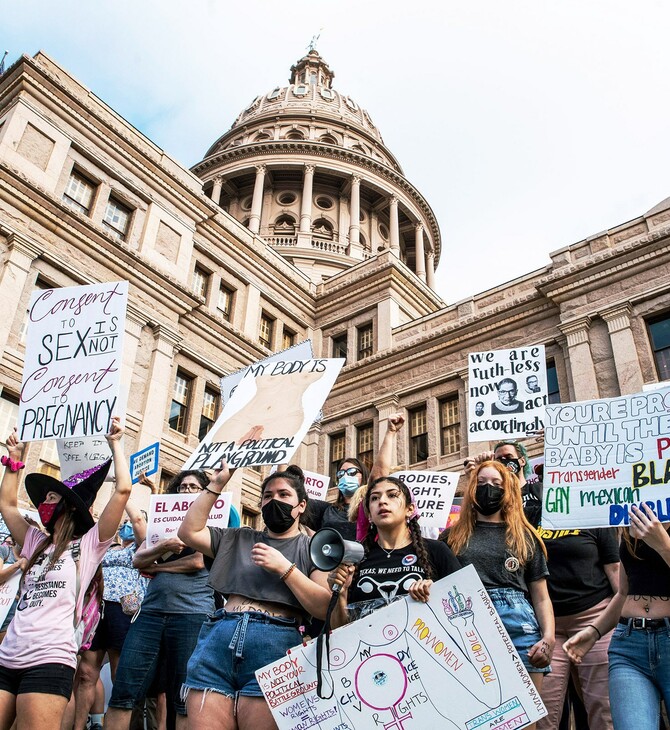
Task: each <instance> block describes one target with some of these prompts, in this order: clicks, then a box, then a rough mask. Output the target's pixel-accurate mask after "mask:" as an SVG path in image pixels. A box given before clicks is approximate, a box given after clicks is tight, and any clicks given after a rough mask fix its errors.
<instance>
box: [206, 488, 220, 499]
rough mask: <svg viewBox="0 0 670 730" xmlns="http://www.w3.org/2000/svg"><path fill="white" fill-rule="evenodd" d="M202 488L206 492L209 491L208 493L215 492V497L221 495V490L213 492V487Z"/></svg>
mask: <svg viewBox="0 0 670 730" xmlns="http://www.w3.org/2000/svg"><path fill="white" fill-rule="evenodd" d="M203 489H204V490H205V491H206V492H209V493H210V494H216V496H217V497H220V496H221V492H215V491H214V490H213V489H210V488H209V487H203Z"/></svg>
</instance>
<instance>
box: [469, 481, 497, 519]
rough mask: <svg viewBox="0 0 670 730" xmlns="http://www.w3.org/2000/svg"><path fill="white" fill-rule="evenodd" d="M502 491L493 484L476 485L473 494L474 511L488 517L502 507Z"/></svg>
mask: <svg viewBox="0 0 670 730" xmlns="http://www.w3.org/2000/svg"><path fill="white" fill-rule="evenodd" d="M502 498H503V490H502V489H501V488H500V487H497V486H496V485H495V484H478V485H477V491H476V492H475V509H476V510H477V512H479V514H481V515H484V516H486V517H489V516H490V515H493V514H495V513H496V512H497V511H498V510H499V509H500V506H501V505H502Z"/></svg>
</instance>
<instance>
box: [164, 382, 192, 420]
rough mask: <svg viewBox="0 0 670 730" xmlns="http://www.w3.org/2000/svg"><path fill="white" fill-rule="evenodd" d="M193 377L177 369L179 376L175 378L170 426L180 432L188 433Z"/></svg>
mask: <svg viewBox="0 0 670 730" xmlns="http://www.w3.org/2000/svg"><path fill="white" fill-rule="evenodd" d="M192 384H193V379H192V378H189V377H188V376H187V375H184V373H182V372H181V371H179V370H177V377H176V378H175V379H174V393H173V394H172V404H171V405H170V419H169V424H170V428H172V429H174V430H175V431H179V433H186V431H187V429H188V423H187V422H188V407H189V401H190V400H191V386H192Z"/></svg>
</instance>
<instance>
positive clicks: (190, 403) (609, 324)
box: [0, 50, 670, 525]
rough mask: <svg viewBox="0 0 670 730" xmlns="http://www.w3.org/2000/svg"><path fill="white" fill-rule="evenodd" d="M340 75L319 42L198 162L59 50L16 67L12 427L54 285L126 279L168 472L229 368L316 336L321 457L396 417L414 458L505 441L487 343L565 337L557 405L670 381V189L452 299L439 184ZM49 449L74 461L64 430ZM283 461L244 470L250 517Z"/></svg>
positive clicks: (4, 271) (408, 463)
mask: <svg viewBox="0 0 670 730" xmlns="http://www.w3.org/2000/svg"><path fill="white" fill-rule="evenodd" d="M277 73H278V77H281V75H282V74H281V69H278V70H277ZM334 78H335V74H334V73H333V71H332V70H331V68H330V67H329V65H328V64H327V63H326V61H325V60H324V59H323V58H322V57H321V56H320V55H319V53H318V52H317V51H316V50H310V51H309V52H308V53H307V55H305V56H304V57H303V58H301V59H300V60H298V61H297V62H296V64H295V65H294V66H292V67H291V69H290V75H289V79H288V84H281V83H280V84H278V85H277V86H276V87H275V88H273V89H268V90H266V91H265V92H263V93H261V94H260V95H258V96H256V97H255V98H254V99H253V100H251V101H250V103H249V105H248V106H247V107H246V108H245V109H243V110H242V111H241V112H240V114H239V115H238V117H237V119H235V120H234V121H233V123H232V126H231V127H230V129H229V130H228V131H226V132H224V133H223V134H222V135H221V136H220V137H219V138H218V139H216V140H214V141H213V142H212V144H211V146H210V148H209V149H208V150H207V151H205V153H204V156H203V159H202V160H201V161H200V162H198V163H197V164H195V165H194V166H193V167H192V168H191V169H190V170H189V169H187V168H186V167H184V166H182V165H181V164H180V163H179V162H177V161H176V160H174V159H173V158H172V157H170V154H169V150H168V151H164V150H162V149H160V148H159V147H158V146H156V145H155V144H154V143H153V142H152V141H151V140H150V139H148V138H147V137H145V136H144V135H142V134H141V133H140V132H139V131H138V130H137V129H135V128H134V127H133V126H132V124H130V123H129V122H128V121H127V120H125V119H124V118H122V117H121V116H120V115H119V114H118V113H116V112H115V111H114V110H113V109H111V108H110V107H109V106H107V105H106V104H105V102H104V100H102V99H100V98H98V97H97V96H96V95H95V90H91V89H88V88H86V87H84V86H83V85H82V84H80V83H79V82H78V81H77V80H76V79H74V78H73V77H72V76H71V75H70V74H69V73H68V71H67V70H66V69H64V68H62V67H61V66H59V65H58V63H57V61H55V60H53V59H51V58H50V57H49V56H47V55H46V54H44V53H42V52H40V53H38V54H37V55H35V56H34V57H29V56H22V57H21V58H19V59H18V60H17V61H16V62H15V63H13V64H12V65H11V66H9V67H8V68H7V70H6V71H5V73H4V74H3V75H2V76H1V77H0V171H1V174H0V251H1V259H0V279H1V282H2V284H1V286H2V293H3V298H4V301H5V302H6V303H7V304H8V306H6V309H5V312H6V314H5V316H4V317H3V318H2V322H0V390H1V392H0V438H4V437H5V434H6V433H8V431H9V429H10V427H11V425H12V424H13V423H14V422H15V421H16V413H17V409H18V393H19V390H20V385H21V373H22V368H23V361H24V352H25V332H26V311H27V306H28V300H29V298H30V295H31V292H32V291H33V290H35V289H36V288H37V289H39V288H51V287H60V286H73V285H79V284H86V283H93V282H98V281H112V280H120V279H124V280H128V281H129V282H130V294H129V308H128V318H127V321H126V332H125V346H124V361H123V381H124V383H125V385H126V390H127V393H128V405H127V410H126V429H127V443H126V451H127V453H131V452H132V451H136V450H138V449H139V448H143V447H145V446H147V445H149V444H151V443H153V442H155V441H160V443H161V449H162V458H161V462H162V463H161V469H160V472H159V474H158V475H157V479H158V480H159V481H160V482H161V483H164V482H165V481H166V479H169V478H170V476H172V475H173V474H174V473H176V472H177V471H178V470H179V468H180V466H181V464H183V463H184V461H185V460H186V458H187V457H188V456H189V455H190V454H191V453H192V451H193V450H194V449H195V446H196V445H197V444H198V442H199V440H200V437H201V436H202V435H203V434H204V433H206V432H207V430H208V429H209V427H210V426H211V425H212V423H213V422H214V420H215V419H216V417H217V415H218V413H219V410H220V402H219V381H220V379H221V378H222V377H223V376H224V375H227V374H230V373H232V372H234V371H236V370H239V369H240V368H242V367H244V366H245V365H248V364H249V363H251V362H254V361H256V360H260V359H262V358H265V357H267V356H268V355H270V354H271V353H273V352H278V351H281V350H285V349H288V348H291V347H293V346H295V345H297V344H299V343H300V342H303V341H305V340H310V341H311V344H312V350H313V353H314V356H316V357H344V358H346V365H345V366H344V368H343V370H342V371H341V374H340V376H339V378H338V380H337V382H336V384H335V387H334V389H333V391H332V392H331V395H330V397H329V399H328V400H327V402H326V404H325V406H324V410H323V418H322V419H321V421H320V422H319V423H318V424H316V425H314V426H313V427H312V429H311V430H310V431H309V433H308V435H307V437H306V439H305V440H304V442H303V445H302V446H301V447H300V449H299V451H298V452H297V455H296V461H297V462H298V463H299V464H300V465H301V466H303V467H304V468H306V469H309V470H310V471H314V472H319V473H322V474H331V473H332V470H333V464H334V463H335V462H336V461H337V460H339V459H340V458H342V457H344V456H357V457H359V458H360V459H362V460H364V461H368V462H370V461H371V460H372V458H373V456H374V454H375V452H376V450H377V448H378V446H379V443H380V441H381V439H382V437H383V435H384V433H385V429H386V419H387V418H388V416H389V415H390V414H392V413H395V412H396V411H400V412H403V413H404V414H405V416H406V420H407V425H406V427H405V429H403V432H402V433H401V438H399V439H398V445H397V454H396V461H397V464H398V465H399V466H403V467H405V468H413V469H431V470H452V471H457V470H459V469H460V468H461V466H462V463H463V460H464V458H465V457H466V456H467V455H468V454H469V453H470V452H478V451H480V450H481V449H482V448H483V447H486V446H487V444H486V443H478V444H477V443H473V444H468V423H467V420H468V419H467V390H468V374H467V373H468V370H467V355H468V352H472V351H482V350H489V349H505V348H510V347H516V346H522V345H531V344H543V345H545V348H546V354H547V373H548V382H549V389H550V400H551V401H552V402H557V401H563V402H568V401H573V400H584V399H592V398H605V397H613V396H618V395H620V394H627V393H633V392H636V391H639V390H641V389H642V387H643V386H644V385H645V384H649V383H655V382H657V381H659V380H665V379H669V378H670V199H666V200H663V201H662V202H660V203H659V204H658V205H657V206H655V207H654V208H652V209H651V210H649V211H640V215H639V217H638V218H636V219H635V220H632V221H622V222H621V223H620V224H619V225H617V226H616V227H614V228H611V229H609V230H605V231H599V232H594V234H593V235H591V236H589V237H588V238H586V239H585V240H583V241H579V242H578V243H572V244H570V245H567V242H566V246H565V247H564V248H561V249H559V250H557V251H554V252H553V253H552V254H551V257H550V261H549V262H548V263H547V265H546V266H544V267H543V268H541V269H537V270H535V271H530V272H528V273H527V274H525V275H524V276H521V277H519V278H517V279H515V280H513V281H509V282H505V283H501V284H500V285H499V286H497V287H495V288H493V289H489V290H487V291H483V292H480V293H479V294H476V295H475V296H472V297H469V298H467V299H464V300H461V301H458V302H451V303H446V302H444V301H443V300H442V299H441V298H440V296H438V294H437V293H436V292H435V270H436V268H437V267H438V265H442V266H445V267H448V266H449V262H448V260H445V259H446V257H445V253H444V251H443V247H442V235H443V234H444V235H448V232H441V231H440V227H439V221H437V220H436V218H435V215H434V214H433V211H432V209H431V206H430V196H431V194H432V195H436V194H437V191H432V192H431V191H423V192H421V191H419V190H418V189H417V188H416V187H415V186H414V185H413V184H412V182H411V181H410V180H408V179H407V178H406V177H405V175H404V173H403V169H402V166H401V161H399V160H397V159H396V158H395V156H394V155H393V152H392V151H391V150H389V149H388V148H387V147H386V145H385V144H384V141H383V137H382V134H381V132H380V130H379V129H378V127H377V123H379V124H380V125H381V128H382V129H383V124H384V120H383V119H382V120H374V121H373V120H372V119H371V118H370V115H369V114H368V113H367V112H366V111H365V109H364V108H363V107H362V106H361V105H360V102H363V103H364V102H365V100H364V99H352V98H351V97H350V96H348V95H347V94H346V92H345V91H341V90H340V89H339V88H337V86H336V85H335V83H334ZM425 154H427V155H428V154H430V150H428V149H427V150H425ZM424 195H425V196H427V197H424ZM659 197H660V196H659ZM450 248H451V250H457V249H458V241H450ZM531 446H532V444H531ZM27 458H28V469H33V470H36V469H39V470H42V471H45V472H47V473H52V474H57V473H58V468H59V464H58V454H57V450H56V448H55V444H54V442H49V441H45V442H34V443H32V444H30V446H29V450H28V456H27ZM262 476H263V474H262V472H261V471H256V470H252V469H248V470H245V472H244V474H242V475H238V476H236V477H235V480H234V482H233V484H234V500H235V502H236V504H237V505H238V507H239V508H240V511H241V512H242V516H243V521H244V522H245V523H246V524H249V525H256V524H257V523H258V520H259V519H260V518H259V505H258V487H259V484H260V480H261V478H262ZM24 498H25V495H24Z"/></svg>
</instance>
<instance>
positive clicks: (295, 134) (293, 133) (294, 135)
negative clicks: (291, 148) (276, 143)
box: [286, 129, 305, 140]
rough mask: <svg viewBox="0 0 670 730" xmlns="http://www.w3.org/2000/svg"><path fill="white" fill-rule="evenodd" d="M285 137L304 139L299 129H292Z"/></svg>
mask: <svg viewBox="0 0 670 730" xmlns="http://www.w3.org/2000/svg"><path fill="white" fill-rule="evenodd" d="M286 139H295V140H298V139H305V135H304V134H303V133H302V132H301V131H300V130H299V129H292V130H291V131H290V132H289V133H288V134H287V135H286Z"/></svg>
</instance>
